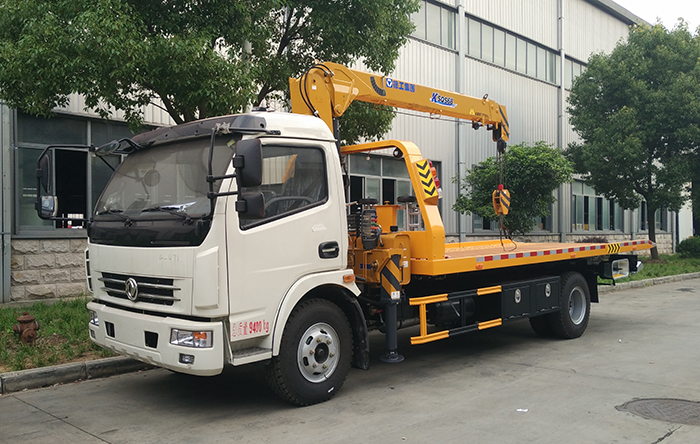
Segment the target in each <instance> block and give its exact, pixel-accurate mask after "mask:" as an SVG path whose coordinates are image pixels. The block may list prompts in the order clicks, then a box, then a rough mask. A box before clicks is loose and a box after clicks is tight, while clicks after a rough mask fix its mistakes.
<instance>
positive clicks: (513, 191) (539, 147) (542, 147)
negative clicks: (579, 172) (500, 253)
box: [453, 142, 573, 235]
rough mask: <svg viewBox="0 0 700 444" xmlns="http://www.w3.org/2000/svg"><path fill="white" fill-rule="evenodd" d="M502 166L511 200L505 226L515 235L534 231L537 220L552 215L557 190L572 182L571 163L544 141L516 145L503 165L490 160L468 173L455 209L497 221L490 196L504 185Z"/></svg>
mask: <svg viewBox="0 0 700 444" xmlns="http://www.w3.org/2000/svg"><path fill="white" fill-rule="evenodd" d="M501 163H502V165H501ZM501 167H502V170H503V176H502V177H503V184H504V185H505V188H506V189H508V191H509V192H510V197H511V205H510V212H509V213H508V215H506V216H505V217H504V225H505V227H506V229H507V231H508V232H509V233H511V234H512V235H523V234H526V233H528V232H530V231H532V228H533V226H534V219H535V218H540V217H545V216H549V214H550V212H549V207H550V205H551V204H552V203H553V202H554V201H555V200H556V199H555V198H554V195H553V192H554V190H556V189H557V188H559V186H561V185H562V184H563V183H566V182H570V181H571V175H572V174H573V166H572V165H571V162H569V161H568V160H567V159H566V158H565V157H564V155H563V153H562V152H561V150H559V149H558V148H556V147H554V146H552V145H548V144H547V143H545V142H537V143H535V144H534V145H527V144H525V143H521V144H518V145H513V146H511V147H509V148H508V150H507V151H506V152H505V153H504V154H503V155H502V156H501V161H500V162H499V161H498V159H497V158H495V157H490V158H488V159H486V160H484V161H483V162H479V164H477V165H476V167H474V168H473V169H471V170H468V171H467V173H466V175H465V177H464V179H462V180H463V182H462V184H461V188H462V193H460V195H459V196H458V197H457V201H456V203H455V204H454V206H453V208H454V210H456V211H459V212H461V213H466V214H470V213H471V214H475V215H477V216H480V217H485V218H489V219H491V220H494V221H496V220H498V219H499V217H498V216H497V215H496V213H495V211H494V209H493V205H492V199H491V196H492V193H493V192H494V190H496V188H497V186H498V185H499V184H500V183H501V180H500V178H501Z"/></svg>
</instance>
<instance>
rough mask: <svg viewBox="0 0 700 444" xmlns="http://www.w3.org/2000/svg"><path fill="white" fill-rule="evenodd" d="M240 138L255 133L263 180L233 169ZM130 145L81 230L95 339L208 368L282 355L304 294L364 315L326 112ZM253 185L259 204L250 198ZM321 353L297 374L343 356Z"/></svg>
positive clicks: (186, 369)
mask: <svg viewBox="0 0 700 444" xmlns="http://www.w3.org/2000/svg"><path fill="white" fill-rule="evenodd" d="M246 141H254V142H255V143H257V142H259V146H260V148H261V152H262V165H261V171H262V177H261V178H260V179H261V180H260V183H259V184H254V185H253V186H247V187H244V185H249V184H245V183H241V180H240V179H241V176H242V174H241V173H240V172H238V174H237V170H241V171H242V170H244V169H245V168H246V166H248V165H246V166H240V167H239V168H234V166H233V162H232V159H234V156H235V155H237V154H236V151H237V147H238V146H240V145H241V144H245V143H246ZM133 142H134V143H135V144H136V145H138V146H139V147H140V148H138V149H135V150H134V151H132V152H130V153H129V155H128V156H127V157H126V158H125V160H124V162H123V163H122V164H121V165H120V167H119V168H118V169H117V170H116V172H115V173H114V175H113V177H112V179H111V180H110V182H109V184H108V185H107V187H106V189H105V191H104V193H103V194H102V196H101V197H100V199H99V201H98V203H97V207H96V212H95V217H94V219H93V221H92V223H91V224H90V227H89V246H88V249H87V251H86V259H87V260H86V264H87V270H88V280H89V283H90V287H91V288H92V291H93V295H94V296H93V297H94V300H93V301H92V302H90V303H89V304H88V309H89V310H90V313H91V322H90V335H91V337H92V339H93V340H94V341H95V342H97V343H98V344H100V345H102V346H104V347H106V348H108V349H111V350H113V351H115V352H117V353H119V354H123V355H127V356H131V357H133V358H136V359H139V360H142V361H145V362H148V363H151V364H154V365H157V366H161V367H165V368H168V369H170V370H174V371H177V372H182V373H189V374H194V375H214V374H218V373H220V372H221V371H222V369H223V367H224V365H225V364H233V365H240V364H246V363H249V362H255V361H259V360H264V359H270V358H272V356H273V355H275V356H276V355H278V354H279V350H280V343H281V340H282V333H283V331H284V326H285V325H286V323H287V320H288V318H289V316H290V314H291V312H292V310H293V309H294V307H296V306H297V305H298V303H299V301H300V300H301V299H302V298H304V297H305V296H307V297H308V295H309V294H316V295H317V297H319V298H324V297H329V295H330V294H335V295H336V296H337V297H340V298H341V299H343V298H344V299H345V301H346V302H345V303H344V304H342V305H344V306H345V307H346V309H347V310H355V313H354V314H353V313H350V314H345V317H347V318H349V319H356V320H358V321H359V318H361V317H362V313H361V310H360V309H359V306H356V303H353V302H354V301H353V299H354V298H353V296H355V295H358V294H359V293H360V291H359V289H358V288H357V286H356V285H355V283H354V280H353V279H352V277H353V271H352V269H348V268H347V249H348V236H347V222H346V210H345V198H344V194H343V192H344V191H343V190H344V188H343V179H342V171H341V170H340V165H341V163H340V160H339V157H338V150H337V147H336V143H335V139H334V138H333V135H332V134H331V133H330V131H329V130H328V128H327V126H326V125H325V124H324V123H323V121H321V120H319V119H317V118H314V117H309V116H302V115H295V114H284V113H252V114H245V115H235V116H226V117H219V118H214V119H208V120H203V121H198V122H193V123H190V124H185V125H180V126H177V127H173V128H164V129H158V130H155V131H151V132H149V133H145V134H142V135H139V136H136V137H135V138H134V139H133ZM98 154H99V153H98ZM248 156H249V157H248V160H250V155H248ZM239 157H240V156H239ZM209 159H211V169H212V171H209V168H210V166H209V164H210V160H209ZM246 164H250V162H246ZM236 176H238V177H236ZM208 178H209V179H208ZM237 179H238V180H237ZM208 180H209V182H208ZM210 184H211V187H210V186H209V185H210ZM239 186H240V187H241V188H239ZM259 195H263V196H264V201H261V202H264V203H263V204H262V206H260V205H258V207H256V208H252V207H253V206H255V204H254V203H252V201H251V199H253V200H254V197H255V196H259ZM251 196H253V197H252V198H251ZM246 207H247V208H246ZM237 208H238V211H236V209H237ZM212 210H213V211H212ZM254 212H255V213H257V214H253V213H254ZM354 325H355V327H354V328H355V330H357V332H356V334H359V335H366V328H364V327H362V328H361V327H358V326H359V325H362V324H361V323H358V322H355V323H354ZM331 328H333V326H331V325H329V326H326V329H331ZM336 328H337V327H336ZM316 330H318V331H312V332H311V333H310V334H312V335H314V338H315V340H316V341H318V339H320V338H322V339H323V342H324V343H326V342H327V341H328V340H329V339H330V341H331V344H330V345H331V346H333V342H334V341H337V342H340V339H339V338H338V333H337V332H335V333H333V332H324V331H323V328H322V327H318V328H317V329H316ZM326 345H328V344H326ZM330 350H332V347H330V348H329V351H328V354H332V355H333V356H328V357H327V358H326V360H325V361H324V362H321V363H318V364H320V365H318V366H317V367H318V368H319V370H309V371H307V372H306V374H307V375H310V376H309V377H310V378H311V379H314V378H316V379H318V378H324V379H326V378H328V377H329V376H330V373H332V372H328V371H323V366H324V365H326V366H327V367H328V364H329V363H333V362H334V360H335V358H336V357H337V356H338V355H339V353H337V352H336V353H333V352H331V351H330ZM320 351H322V352H323V350H320ZM347 358H348V360H349V358H350V356H349V355H348V357H347ZM348 362H349V361H348ZM365 365H366V364H365ZM360 366H362V365H360ZM310 368H312V369H313V368H314V367H313V363H312V364H311V367H310ZM328 368H330V367H328ZM326 370H327V369H326Z"/></svg>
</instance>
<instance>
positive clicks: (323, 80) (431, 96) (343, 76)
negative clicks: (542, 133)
mask: <svg viewBox="0 0 700 444" xmlns="http://www.w3.org/2000/svg"><path fill="white" fill-rule="evenodd" d="M289 86H290V93H291V102H292V112H294V113H299V114H309V115H314V116H317V117H320V118H321V119H323V120H324V121H325V122H326V124H327V125H328V127H329V128H330V129H331V131H333V118H334V117H340V116H342V115H343V113H344V112H345V110H346V109H347V108H348V107H349V106H350V104H351V103H352V102H353V101H355V100H360V101H362V102H369V103H376V104H379V105H386V106H393V107H397V108H402V109H411V110H415V111H422V112H426V113H430V114H431V115H438V116H449V117H455V118H458V119H465V120H469V121H471V122H474V123H475V124H476V125H475V127H477V128H478V125H486V127H487V128H488V129H491V130H493V134H492V136H493V140H494V142H496V141H498V140H499V139H501V140H503V141H507V140H508V138H509V136H510V129H509V125H508V114H507V112H506V108H505V106H503V105H500V104H498V103H496V102H495V101H493V100H490V99H489V98H488V95H485V96H484V97H483V98H481V99H479V98H475V97H470V96H466V95H463V94H457V93H454V92H450V91H445V90H441V89H437V88H430V87H427V86H422V85H418V84H415V83H410V82H404V81H400V80H396V79H394V78H392V77H387V76H379V75H375V74H371V73H366V72H362V71H358V70H354V69H351V68H348V67H346V66H343V65H339V64H337V63H330V62H328V63H319V64H317V65H314V66H313V67H311V68H310V69H309V70H307V71H306V72H305V73H304V74H302V75H301V76H300V77H299V78H298V79H295V78H290V79H289Z"/></svg>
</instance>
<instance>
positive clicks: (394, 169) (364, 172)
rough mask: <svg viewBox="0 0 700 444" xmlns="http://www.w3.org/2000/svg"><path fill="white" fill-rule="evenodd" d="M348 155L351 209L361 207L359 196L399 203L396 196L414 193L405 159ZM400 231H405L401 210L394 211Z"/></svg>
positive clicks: (383, 201) (354, 210) (388, 202)
mask: <svg viewBox="0 0 700 444" xmlns="http://www.w3.org/2000/svg"><path fill="white" fill-rule="evenodd" d="M348 157H349V159H348V160H349V162H348V163H349V173H350V190H349V193H350V202H355V204H354V205H352V206H351V207H350V211H351V212H356V211H359V210H360V205H359V204H357V202H359V201H360V200H361V199H376V200H377V202H378V203H379V204H389V205H394V204H398V201H397V198H399V197H401V196H412V195H415V193H414V192H413V187H412V186H411V179H410V177H409V175H408V170H406V162H405V161H404V160H403V159H401V160H399V159H394V158H392V157H384V156H368V155H363V154H351V155H349V156H348ZM396 219H397V225H398V227H399V230H405V223H404V222H405V214H404V209H403V208H402V209H399V210H398V212H397V217H396Z"/></svg>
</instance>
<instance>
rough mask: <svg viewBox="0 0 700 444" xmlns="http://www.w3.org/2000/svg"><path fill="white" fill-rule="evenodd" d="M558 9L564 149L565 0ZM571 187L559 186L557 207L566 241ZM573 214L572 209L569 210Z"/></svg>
mask: <svg viewBox="0 0 700 444" xmlns="http://www.w3.org/2000/svg"><path fill="white" fill-rule="evenodd" d="M557 3H558V7H557V11H558V13H559V17H558V18H557V44H558V46H559V67H558V69H559V85H558V86H559V88H558V95H557V99H558V102H559V103H558V108H559V110H558V111H559V115H558V122H557V146H559V148H560V149H564V128H565V127H566V113H565V110H566V101H565V94H564V85H565V83H564V72H565V70H564V62H565V60H566V51H564V0H558V1H557ZM568 189H569V187H566V186H565V185H562V186H560V187H559V191H558V193H557V208H558V209H559V211H558V213H559V217H558V219H559V221H558V222H559V223H558V224H557V225H558V229H559V237H560V238H559V241H560V242H566V234H567V233H568V232H569V230H570V228H571V223H567V221H568V218H567V217H566V208H567V207H570V206H571V193H570V192H569V193H567V192H566V191H567V190H568ZM569 214H571V211H569Z"/></svg>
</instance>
